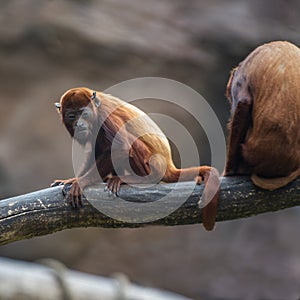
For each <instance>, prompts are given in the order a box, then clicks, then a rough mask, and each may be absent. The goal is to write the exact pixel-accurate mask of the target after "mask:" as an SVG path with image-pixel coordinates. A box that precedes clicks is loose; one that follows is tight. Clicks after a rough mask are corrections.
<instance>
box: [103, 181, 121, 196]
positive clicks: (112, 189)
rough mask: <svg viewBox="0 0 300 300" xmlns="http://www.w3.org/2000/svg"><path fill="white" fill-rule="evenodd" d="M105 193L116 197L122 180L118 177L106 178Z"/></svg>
mask: <svg viewBox="0 0 300 300" xmlns="http://www.w3.org/2000/svg"><path fill="white" fill-rule="evenodd" d="M105 181H106V186H105V191H108V192H109V194H110V195H115V196H118V193H119V191H120V187H121V184H122V183H123V180H122V179H121V178H120V177H118V176H110V177H107V179H106V180H105Z"/></svg>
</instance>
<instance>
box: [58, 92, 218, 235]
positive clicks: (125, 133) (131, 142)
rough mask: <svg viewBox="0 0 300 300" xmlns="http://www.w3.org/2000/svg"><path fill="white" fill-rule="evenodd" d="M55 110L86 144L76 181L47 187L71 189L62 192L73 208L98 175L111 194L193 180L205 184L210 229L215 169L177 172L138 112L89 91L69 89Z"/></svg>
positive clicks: (164, 143) (160, 137)
mask: <svg viewBox="0 0 300 300" xmlns="http://www.w3.org/2000/svg"><path fill="white" fill-rule="evenodd" d="M56 107H57V109H58V111H59V113H60V114H61V118H62V121H63V123H64V125H65V126H66V128H67V130H68V132H69V133H70V135H71V136H72V137H73V138H75V139H76V140H77V141H78V142H79V143H80V144H82V145H86V144H87V143H88V144H91V151H90V152H89V153H87V157H86V159H85V163H84V165H83V166H82V171H81V172H80V174H79V175H78V177H75V178H71V179H67V180H56V181H55V182H54V183H53V184H52V186H55V185H59V184H64V185H65V186H67V185H71V188H70V190H69V191H68V192H66V193H67V198H68V200H69V201H70V203H71V204H72V205H73V206H74V207H78V206H79V205H82V189H84V188H85V187H87V186H89V185H92V184H95V183H97V182H99V181H100V180H99V174H100V176H101V178H102V179H103V181H105V182H106V183H107V189H108V190H109V191H110V192H112V193H113V194H116V195H117V194H118V192H119V189H120V186H121V184H123V183H128V184H130V183H148V182H153V183H157V182H159V181H164V182H167V183H170V182H177V181H178V180H180V181H189V180H194V179H195V180H196V182H197V183H198V184H200V183H201V182H202V181H203V182H204V184H205V188H204V198H206V199H207V202H209V201H210V199H211V201H210V202H209V203H208V205H206V206H205V207H204V209H203V225H204V227H205V228H206V229H207V230H212V229H213V227H214V223H215V216H216V211H217V203H218V198H219V187H220V181H219V175H218V171H217V170H216V169H215V168H212V167H208V166H201V167H192V168H186V169H177V168H176V167H175V165H174V163H173V160H172V156H171V149H170V145H169V142H168V140H167V138H166V137H165V135H164V134H163V133H162V132H161V130H160V129H159V127H158V126H157V125H156V124H155V123H154V122H153V121H152V120H151V119H150V118H149V117H148V116H147V115H146V114H145V113H144V112H143V111H141V110H140V109H138V108H137V107H135V106H133V105H131V104H129V103H127V102H125V101H122V100H120V99H118V98H116V97H113V96H111V95H108V94H104V93H101V92H96V91H92V90H90V89H88V88H73V89H70V90H68V91H67V92H66V93H65V94H64V95H63V96H62V97H61V99H60V102H59V103H56ZM116 149H117V151H115V150H116ZM115 161H117V162H118V163H117V168H118V170H116V166H115V165H114V162H115ZM125 171H127V174H126V172H125ZM65 191H66V189H65ZM204 203H206V201H205V200H204Z"/></svg>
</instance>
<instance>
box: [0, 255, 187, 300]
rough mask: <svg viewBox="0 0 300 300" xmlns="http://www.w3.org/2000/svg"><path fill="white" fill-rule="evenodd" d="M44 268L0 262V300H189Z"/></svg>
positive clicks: (48, 264) (53, 264) (121, 279)
mask: <svg viewBox="0 0 300 300" xmlns="http://www.w3.org/2000/svg"><path fill="white" fill-rule="evenodd" d="M43 263H44V265H40V264H35V263H29V262H21V261H20V262H16V261H13V260H10V259H3V258H0V288H1V299H16V300H17V299H27V300H30V299H32V300H33V299H45V295H47V297H46V298H47V299H48V300H56V299H65V300H69V299H70V300H80V299H89V300H96V299H106V300H116V299H131V300H153V299H161V300H191V299H189V298H186V297H184V296H181V295H178V294H175V293H171V292H167V291H163V290H158V289H154V288H146V287H142V286H137V285H135V284H131V283H130V282H129V280H128V279H127V278H126V276H125V275H122V274H118V275H116V276H115V279H113V278H105V277H100V276H95V275H89V274H85V273H81V272H76V271H70V270H68V269H67V268H66V267H64V265H62V264H61V263H59V262H58V261H55V260H52V259H47V260H44V261H43Z"/></svg>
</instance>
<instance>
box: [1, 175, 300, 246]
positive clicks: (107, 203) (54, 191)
mask: <svg viewBox="0 0 300 300" xmlns="http://www.w3.org/2000/svg"><path fill="white" fill-rule="evenodd" d="M193 185H194V183H193V182H181V183H177V184H159V185H155V186H153V187H148V188H143V189H139V188H133V187H130V186H126V185H124V186H122V188H121V191H120V198H122V199H124V200H127V201H130V202H138V203H139V204H141V203H150V202H153V201H155V200H157V199H160V198H161V197H165V198H164V201H163V205H164V206H166V207H167V206H168V205H172V204H173V203H174V201H175V200H178V198H180V197H181V195H184V194H185V192H186V191H188V190H190V189H191V188H192V189H193ZM171 190H172V191H173V192H174V193H173V196H168V194H169V193H170V191H171ZM85 192H87V193H88V194H89V199H94V200H96V199H97V201H99V203H101V207H102V208H104V210H102V209H101V211H105V209H106V208H110V207H111V206H112V204H113V201H116V200H115V199H114V198H112V197H111V196H109V194H108V193H107V192H105V191H104V185H103V184H99V185H97V186H93V187H89V188H87V189H86V190H85ZM202 192H203V185H201V186H196V187H195V188H194V189H193V192H192V193H191V195H190V196H189V197H188V199H187V200H186V201H185V202H184V203H183V204H182V205H181V207H180V208H178V209H177V210H175V211H174V212H173V213H171V214H169V215H168V216H165V217H163V218H161V219H159V220H156V221H151V222H147V221H145V222H143V223H132V222H122V221H118V220H115V219H113V218H110V217H108V216H106V215H105V214H103V213H101V212H100V211H98V210H97V209H96V208H95V207H94V206H93V205H91V204H90V203H89V202H88V201H86V200H85V201H84V206H83V208H81V209H73V208H72V207H71V206H70V205H69V204H68V203H67V202H66V201H65V200H64V197H63V195H62V192H61V187H54V188H48V189H44V190H40V191H37V192H33V193H30V194H26V195H21V196H17V197H13V198H9V199H6V200H1V201H0V245H1V244H2V245H3V244H7V243H10V242H14V241H17V240H21V239H26V238H32V237H35V236H40V235H46V234H49V233H53V232H56V231H60V230H63V229H67V228H75V227H106V228H120V227H142V226H146V225H147V226H148V225H164V226H173V225H184V224H195V223H201V222H202V218H201V209H199V207H198V204H197V203H198V200H199V195H201V194H202ZM174 195H175V197H174ZM175 198H176V199H175ZM128 205H129V204H128V202H126V201H123V203H121V204H120V205H119V204H118V207H117V209H118V210H119V211H120V212H122V211H126V209H127V207H128ZM297 205H300V178H298V179H297V180H295V181H294V182H293V183H291V184H289V185H288V186H287V187H285V188H281V189H278V190H276V191H265V190H261V189H259V188H257V187H255V186H254V185H253V184H252V183H251V181H250V179H249V178H248V177H226V178H223V179H222V184H221V197H220V201H219V208H218V214H217V221H218V222H219V221H226V220H234V219H239V218H245V217H250V216H253V215H257V214H261V213H265V212H269V211H277V210H281V209H284V208H289V207H292V206H297ZM137 207H138V209H137V210H136V212H135V213H136V214H137V215H138V214H140V213H142V210H143V205H141V207H140V208H139V206H138V205H137ZM153 214H155V211H153Z"/></svg>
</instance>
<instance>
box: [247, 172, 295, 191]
mask: <svg viewBox="0 0 300 300" xmlns="http://www.w3.org/2000/svg"><path fill="white" fill-rule="evenodd" d="M299 176H300V168H299V169H297V170H296V171H294V172H292V173H291V174H290V175H288V176H285V177H277V178H264V177H259V176H257V175H256V174H253V175H252V176H251V180H252V182H253V183H254V184H255V185H256V186H258V187H260V188H262V189H265V190H270V191H273V190H276V189H279V188H281V187H283V186H285V185H287V184H288V183H290V182H292V181H293V180H295V179H296V178H297V177H299Z"/></svg>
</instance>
